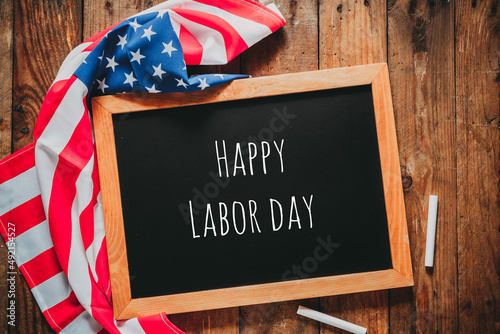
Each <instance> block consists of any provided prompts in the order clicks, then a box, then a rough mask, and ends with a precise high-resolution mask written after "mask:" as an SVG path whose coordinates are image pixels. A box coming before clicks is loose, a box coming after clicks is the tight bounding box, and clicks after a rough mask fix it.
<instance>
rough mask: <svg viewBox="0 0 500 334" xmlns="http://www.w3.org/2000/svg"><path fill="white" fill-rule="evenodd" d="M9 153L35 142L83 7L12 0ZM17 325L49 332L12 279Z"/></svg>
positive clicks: (20, 283) (25, 290)
mask: <svg viewBox="0 0 500 334" xmlns="http://www.w3.org/2000/svg"><path fill="white" fill-rule="evenodd" d="M14 4H15V8H14V12H15V13H14V18H15V19H14V55H13V56H14V81H13V82H14V86H13V100H14V115H13V150H14V151H16V150H19V149H21V148H23V147H25V146H26V145H28V144H30V143H31V142H32V141H33V128H34V124H35V120H36V118H37V115H38V112H39V110H40V107H41V105H42V101H43V98H44V96H45V94H46V92H47V91H48V89H49V87H50V85H51V83H52V81H53V80H54V78H55V76H56V73H57V71H58V69H59V67H60V65H61V64H62V62H63V60H64V58H65V57H66V55H67V54H68V53H69V52H70V51H71V49H72V48H74V47H75V46H76V45H77V44H78V43H79V42H80V37H81V12H82V8H81V3H79V2H71V1H70V2H68V1H66V2H64V1H63V2H61V1H31V0H19V1H15V2H14ZM16 313H17V314H16V327H15V328H12V329H11V331H10V332H11V333H49V332H52V330H51V329H50V326H49V325H48V323H47V322H46V320H45V318H44V317H43V315H42V314H41V312H40V309H39V308H38V306H37V304H36V302H35V300H34V299H33V296H32V294H31V292H30V289H29V287H28V285H27V283H26V281H25V279H24V278H21V277H19V278H18V279H17V280H16Z"/></svg>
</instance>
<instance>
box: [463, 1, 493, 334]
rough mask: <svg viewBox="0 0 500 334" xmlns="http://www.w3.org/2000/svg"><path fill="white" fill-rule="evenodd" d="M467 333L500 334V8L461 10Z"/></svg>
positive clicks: (481, 5) (479, 4) (472, 5)
mask: <svg viewBox="0 0 500 334" xmlns="http://www.w3.org/2000/svg"><path fill="white" fill-rule="evenodd" d="M455 12H456V18H455V30H456V39H455V40H456V43H457V44H456V53H455V56H456V74H457V75H456V85H457V86H456V90H457V92H456V94H457V100H456V103H457V109H456V111H457V114H456V115H457V155H458V156H457V160H458V185H457V188H458V192H457V195H458V196H457V201H458V202H457V205H458V210H457V212H458V226H459V228H458V293H459V307H458V310H459V316H460V327H459V329H460V332H461V333H495V332H496V333H498V332H500V285H499V273H500V272H499V268H500V233H499V232H500V209H499V205H500V201H499V198H500V197H499V188H498V184H499V183H498V182H499V167H500V163H499V153H500V141H499V109H498V105H499V82H500V74H499V73H500V68H499V56H500V52H499V49H498V45H499V42H500V28H499V27H500V13H498V1H492V0H488V1H470V2H469V1H467V2H465V1H460V2H457V4H456V11H455Z"/></svg>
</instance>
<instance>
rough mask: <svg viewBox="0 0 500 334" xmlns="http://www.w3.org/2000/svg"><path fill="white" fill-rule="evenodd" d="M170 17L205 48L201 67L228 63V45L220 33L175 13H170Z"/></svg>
mask: <svg viewBox="0 0 500 334" xmlns="http://www.w3.org/2000/svg"><path fill="white" fill-rule="evenodd" d="M170 17H171V18H172V19H173V20H175V21H177V22H179V23H180V24H181V26H183V27H184V28H186V30H188V31H189V32H190V33H191V34H192V35H193V36H194V38H196V40H197V41H198V42H199V43H200V44H201V45H202V46H203V55H202V57H201V62H200V64H201V65H204V64H206V65H208V64H210V65H217V64H226V63H227V54H226V45H225V43H224V38H223V37H222V34H221V33H220V32H218V31H217V30H214V29H210V28H207V27H206V26H204V25H201V24H199V23H196V22H193V21H191V20H188V19H186V18H184V17H183V16H181V15H179V14H177V13H175V12H170Z"/></svg>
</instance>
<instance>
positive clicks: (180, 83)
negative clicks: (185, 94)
mask: <svg viewBox="0 0 500 334" xmlns="http://www.w3.org/2000/svg"><path fill="white" fill-rule="evenodd" d="M175 80H177V87H179V86H182V87H184V88H186V89H187V87H188V84H187V83H185V82H184V80H182V78H181V79H180V80H179V79H177V78H175Z"/></svg>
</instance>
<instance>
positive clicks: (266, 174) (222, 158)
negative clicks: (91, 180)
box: [93, 65, 412, 318]
mask: <svg viewBox="0 0 500 334" xmlns="http://www.w3.org/2000/svg"><path fill="white" fill-rule="evenodd" d="M378 67H379V68H378V71H379V73H382V74H384V73H385V72H384V69H386V67H384V66H380V65H378ZM333 71H335V70H333ZM336 71H337V72H338V71H339V70H336ZM350 71H352V68H351V70H350ZM319 72H322V71H316V72H308V73H303V74H295V76H296V77H297V79H300V78H301V77H302V79H304V78H306V77H313V78H318V77H319V76H318V75H319V74H320V73H319ZM338 73H341V72H338ZM379 73H377V74H379ZM321 74H323V75H334V74H335V73H331V70H330V72H328V73H321ZM365 75H366V74H365ZM377 77H380V75H376V76H375V79H376V78H377ZM266 79H267V80H271V81H272V82H273V83H276V85H282V86H287V80H286V79H290V78H289V77H288V78H279V77H270V78H258V79H248V80H240V81H236V82H234V83H232V84H230V85H228V86H227V87H222V88H218V92H212V93H205V94H206V95H205V96H203V94H202V93H201V92H196V93H195V94H197V95H194V94H191V93H190V94H191V97H193V96H194V97H193V98H194V100H196V99H198V100H199V99H201V100H202V101H198V102H200V103H195V102H193V100H188V101H189V102H188V103H179V102H177V105H172V104H171V103H167V104H166V105H165V106H163V107H162V106H161V105H159V104H158V103H157V102H154V101H153V102H151V101H148V99H150V97H148V96H136V97H135V100H134V102H133V106H131V104H130V103H127V100H122V101H121V103H120V104H121V105H122V106H121V107H120V108H122V109H123V110H122V111H120V112H116V109H115V110H114V111H115V112H113V106H115V105H116V102H113V101H111V102H110V101H105V100H99V104H97V103H96V104H95V105H96V106H97V108H93V109H94V114H96V109H97V110H99V109H100V108H99V106H101V105H102V106H105V108H106V109H107V110H111V112H110V113H109V114H110V116H109V117H110V119H108V129H107V131H108V132H112V133H108V134H107V135H108V139H107V140H106V143H107V145H108V146H109V144H110V143H113V144H114V145H111V146H114V147H112V148H111V150H112V151H113V152H114V158H115V159H116V160H115V161H114V162H113V164H112V165H113V168H112V169H113V171H114V172H115V173H116V174H117V176H116V179H117V181H118V182H117V183H116V184H114V185H113V187H114V188H118V190H119V197H120V200H119V203H118V204H119V208H117V209H118V210H119V211H120V212H119V215H121V217H120V222H119V226H120V230H121V233H122V238H123V239H124V240H122V241H124V244H125V247H124V248H125V249H122V250H121V253H122V254H126V259H125V262H124V263H121V266H124V265H126V267H127V268H126V269H127V271H128V272H127V273H126V275H124V274H123V270H124V268H120V271H121V272H122V274H121V276H120V278H119V279H120V280H122V281H123V280H126V281H127V283H128V284H127V285H128V293H127V299H128V298H130V302H133V301H143V300H148V299H152V298H153V299H155V298H156V299H157V298H158V297H165V298H167V299H165V301H164V304H170V305H167V306H166V309H162V310H166V311H167V312H170V313H176V312H184V311H188V310H198V309H205V308H212V307H221V305H222V306H226V305H224V304H220V303H221V301H216V303H217V302H218V303H219V304H216V306H215V305H214V301H213V300H212V298H213V297H210V298H208V299H207V300H206V302H204V301H203V298H202V295H203V294H206V293H209V294H210V295H211V296H217V294H219V299H221V300H222V301H223V300H225V298H224V293H225V292H230V291H235V289H236V290H238V289H242V287H243V288H244V289H246V290H245V291H247V292H248V294H249V295H252V293H253V290H256V291H259V289H265V288H266V286H267V287H271V286H276V285H280V286H283V288H282V289H281V290H282V291H281V293H280V297H279V300H286V299H295V298H297V296H296V295H290V296H288V295H287V289H288V290H290V289H291V290H294V289H292V288H291V287H292V286H294V284H295V289H297V288H298V287H299V286H301V285H302V284H303V283H304V282H323V283H325V282H327V281H328V280H331V279H332V278H342V277H344V278H346V277H357V276H359V275H366V274H370V273H371V274H374V273H391V275H394V273H399V274H400V276H401V277H399V278H404V279H405V280H403V283H401V282H400V283H399V286H404V285H409V284H411V283H412V281H411V269H410V272H409V275H408V273H402V272H401V270H400V268H401V263H400V261H401V260H400V258H401V257H400V256H398V257H396V256H395V252H394V251H395V248H397V247H396V246H395V245H394V240H391V234H392V235H394V232H395V230H394V229H393V228H392V227H393V225H394V223H395V222H394V221H393V220H394V212H393V210H394V208H392V207H391V206H389V205H388V204H389V203H388V202H389V201H390V202H394V200H395V199H396V197H395V196H394V195H389V198H388V195H387V194H388V193H394V192H396V193H398V195H399V196H400V198H399V199H397V200H398V201H399V202H401V201H402V195H401V189H400V188H401V185H400V179H399V183H398V182H397V181H392V182H393V183H394V185H392V187H393V188H398V189H399V190H394V189H387V180H385V183H384V177H385V178H386V179H387V177H388V176H387V171H388V168H387V167H386V165H387V163H388V162H387V161H385V162H384V160H385V159H381V157H385V158H386V159H387V158H390V159H391V161H390V163H392V164H394V163H397V156H396V157H394V156H391V157H388V156H387V154H389V153H391V152H392V153H391V154H393V153H394V147H395V148H396V152H397V144H396V143H395V138H388V135H387V133H381V132H380V130H381V127H380V125H379V123H380V122H381V116H382V117H385V118H387V112H384V113H381V110H379V109H380V105H381V104H380V100H379V99H378V97H379V95H380V93H379V91H377V88H374V87H375V86H376V85H377V80H375V79H373V80H371V81H370V82H365V83H360V84H357V85H352V84H349V85H346V87H344V86H342V85H338V84H335V85H332V84H331V83H330V84H322V85H320V86H319V87H318V85H316V87H315V89H303V88H302V89H298V90H296V91H290V88H286V89H288V91H286V92H285V93H280V89H279V88H278V89H277V88H276V87H273V88H272V89H268V90H267V93H258V92H257V93H254V94H253V95H252V96H250V98H248V97H243V98H241V96H240V97H239V98H234V96H232V97H231V98H225V97H224V95H223V93H226V94H228V92H231V91H235V92H242V91H243V90H244V89H245V88H246V89H248V90H252V87H254V85H255V83H252V80H253V81H255V80H257V81H259V80H260V81H261V82H260V84H261V85H262V84H263V82H262V80H264V83H265V80H266ZM280 79H281V80H280ZM322 80H324V79H322ZM238 82H239V83H238ZM245 82H246V83H245ZM280 82H281V83H280ZM288 83H289V80H288ZM235 84H236V85H243V86H244V87H234V86H235ZM332 86H333V87H332ZM382 86H383V85H382V84H379V87H382ZM276 91H278V93H276ZM207 92H208V91H207ZM269 92H271V94H269ZM216 93H219V94H218V95H215V94H216ZM221 95H222V98H221ZM240 95H241V93H240ZM383 96H384V98H386V97H387V94H385V95H383ZM389 96H390V95H389ZM170 98H172V97H170ZM186 98H187V97H184V99H183V101H185V99H186ZM99 99H101V98H99ZM122 99H123V98H122ZM143 99H144V101H142V102H140V103H142V104H143V108H139V107H138V106H137V103H138V102H137V101H138V100H143ZM155 99H156V101H158V97H156V98H155ZM160 104H161V103H160ZM384 104H385V105H387V101H385V102H384ZM123 105H124V106H125V107H123ZM151 105H152V106H151ZM127 108H128V109H127ZM151 109H153V110H151ZM386 109H387V108H386ZM389 109H390V111H391V112H392V108H389ZM137 111H141V112H137ZM97 114H98V115H97V116H94V117H95V118H97V119H98V120H99V111H97ZM391 116H392V115H391ZM382 121H383V122H385V123H387V119H385V120H382ZM96 125H97V126H96V140H97V144H98V150H99V137H100V135H99V133H100V131H99V130H98V129H101V127H100V126H99V122H96ZM391 127H392V131H393V132H394V124H393V123H392V124H389V126H385V129H386V130H387V129H391ZM109 128H111V130H110V129H109ZM101 137H102V136H101ZM381 137H382V138H381ZM388 139H391V140H392V141H393V142H391V140H388ZM101 140H102V139H101ZM101 145H102V144H101ZM387 145H391V146H390V147H391V148H390V149H388V146H387ZM98 153H99V152H98ZM101 158H102V154H100V156H99V159H101ZM101 160H102V159H101ZM108 162H109V161H107V162H104V161H103V163H104V164H105V166H106V164H107V163H108ZM384 164H386V165H384ZM397 168H398V167H397ZM397 168H396V169H397ZM99 169H100V171H101V169H102V164H101V163H100V164H99ZM392 169H394V166H393V167H392ZM105 177H106V176H105ZM390 178H391V179H394V178H395V177H394V176H392V177H390ZM396 178H397V177H396ZM103 188H104V186H103ZM105 197H106V196H104V195H103V200H104V202H105V203H106V201H105ZM399 204H400V203H399ZM107 205H108V206H106V205H105V207H104V209H105V213H106V210H107V209H109V203H108V204H107ZM403 205H404V204H403ZM115 209H116V208H115ZM113 215H114V216H116V214H113ZM113 215H111V216H113ZM397 216H398V219H399V222H398V224H399V226H400V230H401V231H403V235H402V241H403V242H405V241H406V246H407V239H406V240H404V235H405V234H404V233H406V232H405V231H406V226H405V224H406V222H405V221H404V210H403V212H398V213H397ZM111 219H113V218H111ZM391 220H392V222H391ZM106 224H107V225H109V224H108V223H106ZM115 225H116V223H113V226H115ZM108 230H110V231H109V232H110V233H113V231H114V230H115V229H114V228H111V229H108V227H107V234H108ZM107 238H108V240H109V236H108V237H107ZM392 239H394V236H392ZM401 246H403V249H406V250H407V249H408V247H404V245H400V246H398V247H401ZM122 247H123V245H122ZM108 248H109V241H108ZM111 253H112V252H111ZM407 255H409V253H408V254H407ZM122 257H123V256H122ZM405 261H409V257H406V258H405ZM110 263H113V258H112V257H111V258H110ZM408 263H409V262H408ZM110 268H111V272H112V277H113V267H112V265H111V267H110ZM124 276H125V277H124ZM325 280H326V281H325ZM290 284H291V285H290ZM311 284H312V283H311ZM387 287H388V286H384V285H382V286H379V287H378V288H387ZM112 289H113V297H114V296H115V287H114V286H113V287H112ZM357 289H358V290H359V291H361V290H363V289H366V288H360V287H359V286H358V288H357ZM368 289H369V290H372V289H373V288H372V287H369V288H368ZM320 290H321V289H320ZM262 291H263V290H262ZM262 291H261V292H260V293H262ZM304 291H307V289H304ZM327 291H328V292H327V293H329V292H330V291H332V290H331V288H330V290H327ZM351 292H354V291H351ZM304 293H305V292H304ZM333 293H335V291H333ZM256 294H257V299H256V300H257V302H262V301H261V299H259V298H262V297H263V296H259V292H256ZM294 294H297V292H294ZM321 294H322V292H320V295H321ZM193 295H194V296H196V297H195V299H194V300H193V302H194V301H196V302H195V303H194V304H195V305H193V306H194V308H189V306H188V307H187V308H186V307H185V306H181V307H170V306H171V305H173V304H174V302H173V300H172V299H171V298H172V296H176V297H179V298H180V299H179V300H180V301H182V300H183V299H182V297H184V300H185V301H186V305H189V304H191V302H190V301H189V298H190V297H192V296H193ZM299 295H300V293H299ZM303 297H312V296H311V295H310V293H309V294H305V295H300V297H299V298H303ZM169 298H170V299H169ZM264 300H266V299H264ZM275 300H276V298H274V297H271V298H270V299H269V300H266V301H275ZM204 303H205V306H201V307H200V306H199V305H200V304H204ZM222 303H223V302H222ZM248 303H249V302H248V300H244V301H242V302H241V304H248ZM250 303H255V301H252V302H250ZM227 306H233V305H227ZM125 308H126V306H125ZM115 313H118V312H116V309H115ZM126 314H127V311H125V312H124V310H121V311H119V314H118V315H117V316H118V317H121V318H124V317H125V318H126V317H130V316H135V314H130V315H126Z"/></svg>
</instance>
